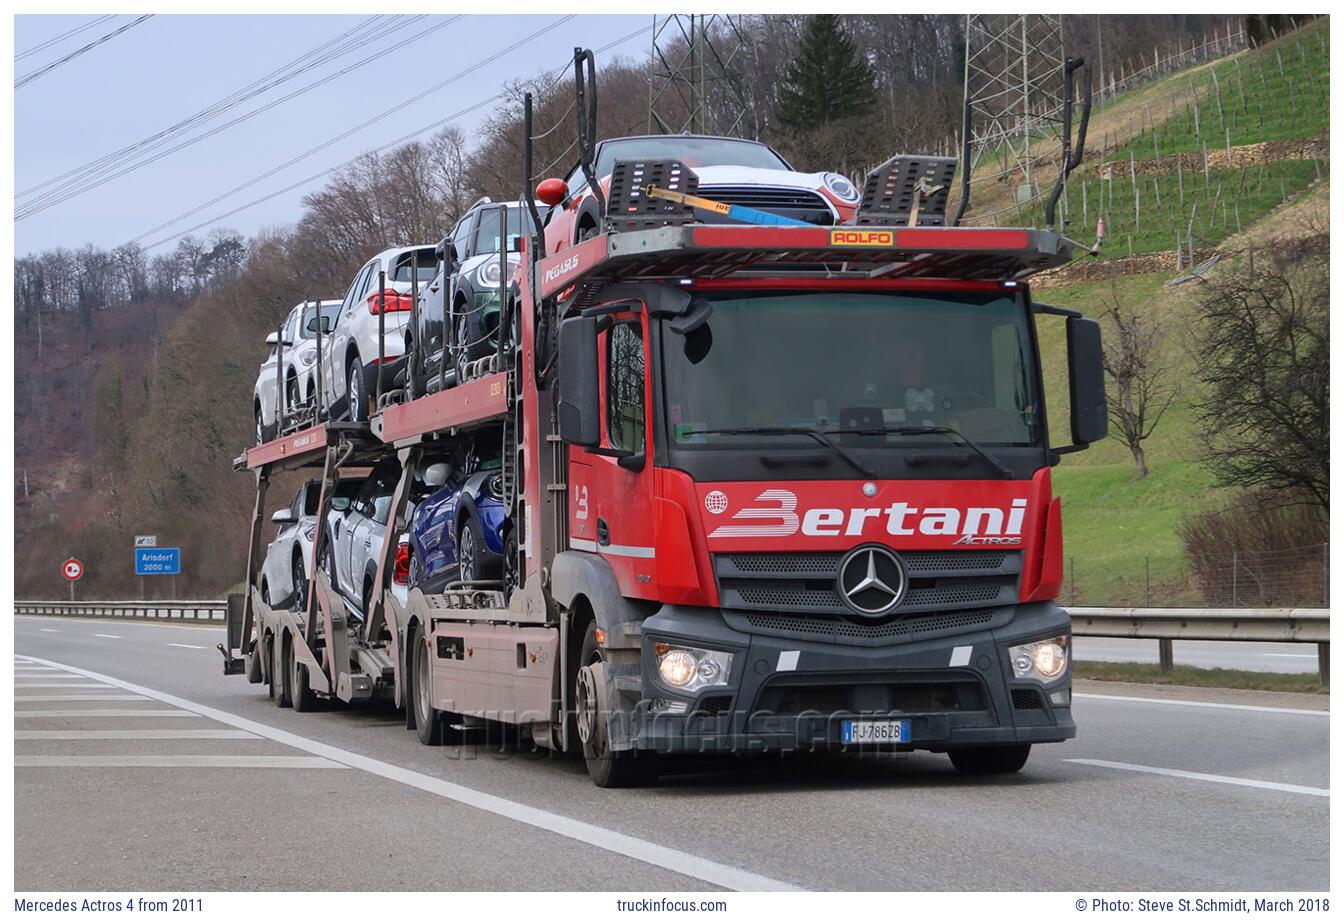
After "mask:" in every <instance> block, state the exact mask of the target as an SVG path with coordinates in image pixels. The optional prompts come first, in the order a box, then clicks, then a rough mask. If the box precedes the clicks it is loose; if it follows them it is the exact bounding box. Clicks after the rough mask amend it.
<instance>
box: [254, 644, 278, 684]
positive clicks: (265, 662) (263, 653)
mask: <svg viewBox="0 0 1344 920" xmlns="http://www.w3.org/2000/svg"><path fill="white" fill-rule="evenodd" d="M274 644H275V639H274V638H273V637H271V636H263V637H262V639H261V641H260V642H258V643H257V666H258V667H259V668H261V680H262V683H264V684H265V685H266V696H267V697H273V696H275V653H274V652H273V651H272V649H271V646H272V645H274Z"/></svg>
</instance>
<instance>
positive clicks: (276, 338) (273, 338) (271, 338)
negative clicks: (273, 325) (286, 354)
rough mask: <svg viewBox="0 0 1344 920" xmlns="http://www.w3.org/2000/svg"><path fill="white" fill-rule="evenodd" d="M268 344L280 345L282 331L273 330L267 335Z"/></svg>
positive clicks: (272, 345)
mask: <svg viewBox="0 0 1344 920" xmlns="http://www.w3.org/2000/svg"><path fill="white" fill-rule="evenodd" d="M266 344H267V345H269V346H271V347H272V348H274V347H275V346H276V345H279V344H280V333H278V332H272V333H271V334H270V335H268V336H266Z"/></svg>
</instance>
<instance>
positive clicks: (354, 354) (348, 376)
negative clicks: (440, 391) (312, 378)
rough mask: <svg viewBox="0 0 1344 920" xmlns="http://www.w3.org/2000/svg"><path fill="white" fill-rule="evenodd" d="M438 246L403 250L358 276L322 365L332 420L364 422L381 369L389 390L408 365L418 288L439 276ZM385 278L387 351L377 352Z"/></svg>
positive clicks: (386, 253)
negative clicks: (415, 280)
mask: <svg viewBox="0 0 1344 920" xmlns="http://www.w3.org/2000/svg"><path fill="white" fill-rule="evenodd" d="M435 268H436V261H435V256H434V247H433V246H402V247H398V248H396V249H385V250H383V251H382V252H380V253H378V255H376V256H374V257H373V258H372V259H370V260H369V261H368V262H367V263H365V265H364V267H363V268H361V269H360V270H359V274H357V275H356V276H355V281H354V283H353V284H351V285H350V290H349V291H347V292H346V295H345V300H343V301H342V302H341V307H340V312H339V315H338V316H337V317H336V322H335V326H334V328H333V329H332V332H331V338H330V339H329V340H328V341H327V342H326V343H325V345H324V350H325V352H326V354H325V355H323V365H322V393H323V399H322V405H323V406H325V407H326V409H327V413H328V417H330V418H341V417H345V418H349V419H351V420H353V421H360V422H362V421H365V420H367V419H368V417H369V404H370V402H371V401H372V399H373V396H374V393H375V392H376V390H377V385H378V377H379V370H380V368H381V377H382V386H383V390H384V392H386V391H387V390H388V389H390V388H391V386H392V383H393V381H394V380H395V379H396V376H397V373H398V372H399V371H400V370H401V366H402V364H403V363H405V360H404V359H405V341H406V334H407V333H406V329H407V327H408V326H409V325H410V317H411V301H412V294H413V290H414V285H413V284H412V278H413V275H412V272H413V271H414V272H415V275H417V276H418V278H419V280H418V284H419V286H420V287H421V288H423V287H425V286H426V285H427V284H429V282H430V280H431V279H432V278H433V277H434V272H435ZM380 272H381V273H382V274H381V276H380ZM380 277H382V278H383V279H384V281H383V287H382V290H381V293H382V321H383V347H382V352H381V354H380V352H379V349H378V321H379V293H380V291H379V287H378V282H379V278H380Z"/></svg>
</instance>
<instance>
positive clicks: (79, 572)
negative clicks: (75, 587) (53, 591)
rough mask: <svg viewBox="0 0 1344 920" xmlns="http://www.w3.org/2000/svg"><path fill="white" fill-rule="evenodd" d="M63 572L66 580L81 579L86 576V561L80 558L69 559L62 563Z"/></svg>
mask: <svg viewBox="0 0 1344 920" xmlns="http://www.w3.org/2000/svg"><path fill="white" fill-rule="evenodd" d="M61 574H62V575H64V576H65V580H66V581H79V580H80V579H81V578H83V577H84V563H82V562H80V561H79V560H78V559H67V560H65V561H64V562H62V563H61Z"/></svg>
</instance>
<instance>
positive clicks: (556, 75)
mask: <svg viewBox="0 0 1344 920" xmlns="http://www.w3.org/2000/svg"><path fill="white" fill-rule="evenodd" d="M649 31H650V27H649V26H643V27H641V28H639V29H636V30H635V31H633V32H631V33H629V34H627V35H624V36H622V37H620V38H618V39H615V40H614V41H611V42H608V43H607V44H605V45H603V46H602V47H601V48H598V49H596V53H599V54H600V53H602V52H605V51H609V50H610V49H612V48H615V47H617V46H618V45H623V44H625V43H626V42H628V41H630V40H631V39H633V38H636V37H638V36H641V35H644V34H646V33H648V32H649ZM572 66H573V65H572V64H569V63H566V64H563V65H561V66H560V67H558V68H556V69H555V70H551V71H546V72H544V73H542V74H541V75H540V76H539V77H538V78H537V79H538V80H545V79H547V78H551V79H552V82H551V83H550V84H549V85H548V87H547V89H549V88H550V87H553V86H554V85H555V84H556V83H557V82H559V80H560V78H561V77H562V76H563V75H564V74H565V73H566V72H567V71H568V70H569V69H570V68H571V67H572ZM509 95H510V91H509V90H507V89H506V90H501V91H500V92H498V93H495V94H494V95H493V96H490V97H488V98H485V99H482V100H480V101H479V102H475V103H473V104H472V105H469V106H467V107H466V108H464V109H460V110H458V111H457V112H454V113H453V114H451V115H449V116H447V117H445V118H440V119H438V120H437V121H434V122H432V123H430V124H428V125H424V126H423V127H420V128H417V129H416V130H414V131H411V132H409V133H407V134H403V135H402V136H401V137H399V138H396V139H394V140H391V141H388V142H386V143H384V144H380V145H378V146H377V147H373V148H371V149H368V150H365V151H362V152H361V153H359V154H357V155H356V156H353V157H351V158H350V159H348V160H345V161H344V162H341V163H337V164H336V165H335V166H331V167H329V168H327V169H324V170H321V171H320V172H316V173H313V174H312V175H310V176H306V177H304V178H303V179H300V180H298V181H297V182H293V183H291V184H289V185H287V186H285V187H284V188H282V189H277V190H276V191H274V192H270V193H268V194H266V195H262V196H261V197H260V198H254V199H253V200H251V201H249V202H247V203H245V204H241V205H238V206H237V207H235V208H232V209H231V210H228V211H226V212H224V213H223V214H218V215H216V216H214V217H211V218H209V219H207V220H204V221H202V222H200V223H198V224H194V225H193V226H191V227H189V228H187V229H186V230H183V231H182V232H180V233H176V234H173V235H171V236H166V237H164V238H162V239H159V240H156V241H154V242H153V243H148V244H146V245H145V246H144V247H143V248H144V249H145V250H146V251H148V250H151V249H157V248H158V247H160V246H163V245H164V244H166V243H171V242H173V241H174V240H179V239H181V238H182V237H184V236H187V235H188V234H191V233H195V232H196V231H197V230H201V229H204V228H205V227H209V226H210V225H212V224H215V223H218V222H219V221H221V220H226V219H227V218H230V217H232V216H233V215H235V214H240V213H242V212H243V211H246V210H249V209H251V208H253V207H256V206H257V205H259V204H264V203H265V202H267V201H270V200H271V199H273V198H278V197H279V196H281V195H284V194H287V193H289V192H292V191H294V190H295V189H297V188H301V187H302V186H305V185H307V184H308V183H310V182H315V181H317V180H318V179H321V178H323V177H324V176H328V175H331V174H332V173H334V172H338V171H340V170H342V169H345V168H347V167H349V166H352V165H354V164H355V163H357V162H359V161H360V160H361V159H363V158H364V157H366V156H372V155H374V154H377V153H381V152H382V151H384V150H387V149H388V148H390V147H396V146H398V145H400V144H404V143H405V142H407V141H409V140H412V139H414V138H416V137H419V136H420V135H421V134H425V133H427V132H429V131H433V130H435V129H437V128H440V127H442V126H444V125H446V124H449V123H450V122H453V121H456V120H457V119H458V118H461V117H462V116H464V115H467V114H470V113H471V112H474V111H476V110H477V109H480V108H484V107H485V106H487V105H489V104H491V103H492V102H498V101H499V100H501V99H505V98H507V97H508V96H509ZM175 222H176V221H174V223H175Z"/></svg>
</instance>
